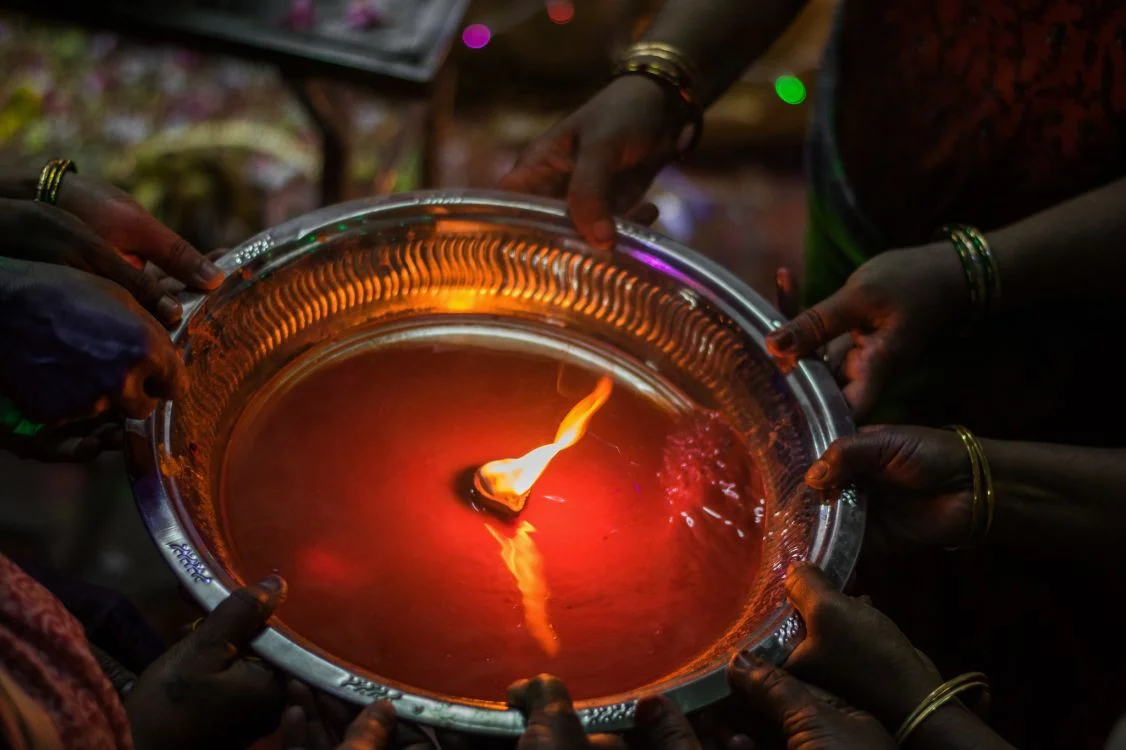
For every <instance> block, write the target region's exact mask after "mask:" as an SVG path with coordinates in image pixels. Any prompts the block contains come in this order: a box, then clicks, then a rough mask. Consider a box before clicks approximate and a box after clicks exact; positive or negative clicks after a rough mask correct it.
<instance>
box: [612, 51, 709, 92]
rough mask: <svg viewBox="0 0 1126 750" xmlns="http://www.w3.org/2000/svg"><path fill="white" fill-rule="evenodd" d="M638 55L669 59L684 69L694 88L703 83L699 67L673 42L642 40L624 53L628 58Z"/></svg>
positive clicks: (623, 57)
mask: <svg viewBox="0 0 1126 750" xmlns="http://www.w3.org/2000/svg"><path fill="white" fill-rule="evenodd" d="M638 55H651V56H652V57H656V58H659V59H662V60H667V61H669V62H671V63H672V64H674V65H676V66H677V67H679V68H680V69H681V70H682V71H683V73H684V75H685V77H686V78H687V79H688V80H689V82H690V83H691V84H692V87H693V89H695V88H696V87H698V86H699V85H700V84H701V83H702V80H701V78H700V70H699V68H697V67H696V66H695V65H694V64H693V63H692V61H691V60H689V59H688V56H687V55H685V54H684V53H683V52H681V51H680V50H678V49H677V48H676V47H674V46H672V45H671V44H665V43H664V42H650V41H640V42H637V43H636V44H631V45H630V46H629V47H627V48H626V51H625V53H624V54H623V55H622V59H624V60H628V59H629V58H632V57H635V56H638Z"/></svg>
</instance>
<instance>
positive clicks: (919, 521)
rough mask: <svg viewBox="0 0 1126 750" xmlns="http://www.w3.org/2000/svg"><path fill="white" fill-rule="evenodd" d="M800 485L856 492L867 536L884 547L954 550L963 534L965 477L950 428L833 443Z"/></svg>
mask: <svg viewBox="0 0 1126 750" xmlns="http://www.w3.org/2000/svg"><path fill="white" fill-rule="evenodd" d="M805 482H806V484H808V485H809V486H810V487H813V488H814V489H818V490H828V489H837V488H841V487H846V486H848V485H849V484H852V483H854V482H855V483H857V484H859V485H861V486H862V487H864V489H865V491H867V492H868V497H869V500H870V503H869V508H870V513H871V515H870V517H869V522H868V531H867V536H868V538H869V540H870V541H872V542H874V543H875V544H876V545H878V546H880V547H883V548H885V549H889V548H890V549H895V548H901V547H907V548H910V547H913V546H926V547H957V546H958V545H961V544H963V543H964V542H965V541H966V539H967V537H968V536H969V533H970V526H971V523H972V519H973V476H972V474H971V470H970V460H969V456H968V454H967V453H966V448H965V445H964V444H963V443H962V440H961V438H960V437H958V435H957V434H956V433H955V432H953V431H951V430H935V429H930V428H925V427H889V426H878V427H866V428H863V429H862V430H861V431H860V432H859V433H857V434H855V435H847V436H845V437H842V438H839V439H837V440H836V441H834V442H833V444H832V445H830V446H829V449H828V450H826V451H825V454H824V455H823V456H821V459H820V460H819V461H817V462H815V463H814V464H813V466H811V467H810V468H809V471H808V472H806V475H805Z"/></svg>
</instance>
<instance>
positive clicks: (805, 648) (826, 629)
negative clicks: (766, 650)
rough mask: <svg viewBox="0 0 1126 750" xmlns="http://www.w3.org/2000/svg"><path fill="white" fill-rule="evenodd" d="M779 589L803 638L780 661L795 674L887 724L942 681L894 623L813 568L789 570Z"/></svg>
mask: <svg viewBox="0 0 1126 750" xmlns="http://www.w3.org/2000/svg"><path fill="white" fill-rule="evenodd" d="M786 592H787V593H788V594H789V597H790V601H791V602H792V603H793V605H794V607H795V608H796V609H797V611H798V612H799V613H800V614H801V617H802V620H803V621H804V622H805V629H806V637H805V640H803V641H802V642H801V643H800V644H799V645H798V647H797V648H796V649H794V652H793V654H791V655H790V658H789V660H788V661H787V662H786V669H787V670H788V671H790V672H792V673H793V674H794V675H795V676H797V677H799V678H801V679H803V680H805V681H806V682H809V683H811V684H813V685H817V686H818V687H819V688H823V689H825V690H828V691H830V692H831V693H833V694H835V695H837V696H840V697H841V698H842V699H844V700H845V701H847V702H848V703H849V704H850V705H852V706H856V707H857V708H860V709H863V710H865V711H869V712H871V714H872V715H874V716H875V717H876V718H877V719H879V720H880V722H882V723H883V725H884V726H885V727H890V728H895V727H898V726H899V725H900V723H901V722H902V721H903V720H904V719H905V718H907V715H908V714H909V713H911V711H912V710H913V709H914V708H915V707H916V706H917V705H919V703H920V702H921V701H922V700H923V698H925V697H926V696H927V695H928V694H930V692H931V691H932V690H934V689H935V688H936V687H938V686H939V685H940V684H941V683H942V677H941V676H940V675H939V673H938V671H937V670H936V669H935V668H934V665H933V664H931V662H930V660H929V659H927V658H926V657H925V656H923V655H922V654H920V653H919V652H918V651H917V650H916V649H915V647H914V646H912V645H911V642H910V641H909V640H907V636H905V635H904V634H903V632H902V631H900V629H899V628H898V627H896V626H895V623H893V622H892V621H891V620H890V619H889V618H888V617H887V616H886V615H884V614H883V613H882V612H880V611H879V610H877V609H876V608H875V607H873V606H871V605H870V604H867V603H866V602H864V601H861V600H860V599H854V598H852V597H850V596H847V595H846V594H843V593H841V592H840V591H837V589H836V588H834V587H833V586H832V584H830V583H829V582H828V581H827V580H826V579H825V576H824V575H823V574H822V573H821V571H820V570H818V569H817V568H814V567H810V566H804V567H797V568H794V569H792V570H791V571H790V574H789V575H788V576H787V577H786ZM768 677H770V675H769V674H768V673H763V674H760V678H763V679H765V678H768ZM773 679H775V680H777V679H780V678H778V676H777V675H774V676H773ZM760 681H761V680H760ZM766 687H769V685H767V686H766Z"/></svg>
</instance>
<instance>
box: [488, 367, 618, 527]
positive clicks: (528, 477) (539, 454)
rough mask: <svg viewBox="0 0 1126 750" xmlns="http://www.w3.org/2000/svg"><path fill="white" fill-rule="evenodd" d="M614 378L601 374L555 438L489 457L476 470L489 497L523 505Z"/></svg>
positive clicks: (584, 425) (515, 508) (512, 505)
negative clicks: (520, 452)
mask: <svg viewBox="0 0 1126 750" xmlns="http://www.w3.org/2000/svg"><path fill="white" fill-rule="evenodd" d="M613 390H614V381H613V380H611V379H610V378H609V377H607V376H605V375H603V376H602V377H601V378H599V380H598V385H596V386H595V387H594V390H593V391H591V392H590V395H588V396H587V397H586V398H584V399H583V400H582V401H580V402H579V403H577V404H575V406H574V407H572V409H571V411H569V412H568V413H567V416H565V417H563V421H562V422H560V423H559V429H557V430H556V431H555V440H553V441H552V442H550V443H548V444H547V445H541V446H540V447H538V448H535V449H533V450H531V451H529V452H527V453H525V454H524V455H523V456H521V457H520V458H502V459H499V460H497V461H490V462H489V463H487V464H485V465H484V466H482V467H481V468H480V469H478V470H477V479H478V487H479V489H480V491H481V492H482V493H483V494H485V495H486V496H488V498H489V499H491V500H495V501H497V502H500V503H503V504H504V505H506V506H508V508H509V509H510V510H512V511H513V512H517V513H518V512H520V511H521V510H523V509H524V503H525V502H526V501H527V499H528V493H529V492H531V491H532V485H534V484H535V483H536V480H537V479H539V478H540V477H541V476H542V475H543V473H544V471H546V470H547V466H548V464H550V463H551V461H552V459H553V458H555V457H556V456H558V455H559V454H560V453H562V452H563V451H564V450H566V449H567V448H570V447H571V446H572V445H574V444H575V443H577V442H579V440H581V439H582V436H583V435H585V434H586V428H587V426H588V425H589V424H590V420H591V419H592V418H593V417H594V415H595V414H596V413H598V410H599V409H601V408H602V405H603V404H605V403H606V401H607V399H609V398H610V393H611V392H612V391H613Z"/></svg>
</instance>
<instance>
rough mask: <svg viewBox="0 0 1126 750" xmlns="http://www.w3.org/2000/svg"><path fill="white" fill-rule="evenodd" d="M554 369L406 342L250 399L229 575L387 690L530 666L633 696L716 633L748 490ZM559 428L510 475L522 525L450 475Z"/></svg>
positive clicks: (705, 438) (732, 471) (483, 681)
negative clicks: (275, 597) (282, 587)
mask: <svg viewBox="0 0 1126 750" xmlns="http://www.w3.org/2000/svg"><path fill="white" fill-rule="evenodd" d="M560 368H561V364H560V363H559V362H558V361H556V360H554V359H552V358H550V357H540V356H535V355H530V354H526V353H521V352H505V351H498V350H491V349H485V348H480V347H472V346H461V345H441V346H431V345H409V344H408V345H403V346H392V347H387V348H383V349H379V350H371V351H362V352H360V353H357V354H355V355H353V356H350V357H347V358H346V359H343V360H340V361H335V362H332V363H330V364H328V365H326V366H323V367H320V368H317V369H315V370H313V371H310V372H308V373H306V374H304V375H303V376H302V377H300V378H296V379H286V378H279V379H278V381H276V383H277V387H276V388H269V387H268V388H265V389H263V390H262V391H261V392H260V393H259V394H258V395H256V396H255V398H254V399H252V401H251V402H250V403H249V404H248V405H247V407H246V411H245V412H244V413H243V415H242V416H241V417H240V419H239V424H238V425H237V426H236V427H235V429H234V431H233V433H232V437H231V444H230V447H229V448H228V451H227V454H226V456H225V457H224V469H223V478H222V480H221V482H222V488H221V494H222V505H221V509H220V510H221V520H220V524H221V527H222V529H223V534H224V538H225V540H226V542H227V544H228V546H229V549H230V550H231V555H232V558H233V564H234V565H235V566H236V567H237V569H238V570H239V571H240V573H241V575H243V576H245V577H246V578H252V579H258V578H261V577H263V576H265V575H267V574H269V573H278V574H280V575H282V576H284V577H285V578H286V580H287V582H288V583H289V595H288V598H287V600H286V602H285V605H284V606H283V607H282V608H281V609H280V610H279V611H278V614H277V617H278V618H279V626H280V627H283V628H286V629H288V630H290V631H291V632H293V633H295V634H297V635H299V636H300V637H301V638H302V639H304V640H306V641H308V642H309V643H311V644H314V645H315V647H316V648H317V649H319V650H323V651H324V652H326V653H328V654H331V655H332V656H333V657H334V658H337V659H340V660H342V661H344V662H346V663H349V664H352V665H355V666H356V667H358V668H360V669H363V670H367V671H370V672H372V673H374V674H376V675H378V676H379V677H381V678H383V679H387V680H388V681H391V682H395V683H400V684H403V685H407V686H411V687H412V688H414V689H419V690H422V691H432V692H436V693H438V694H441V695H449V696H458V697H463V698H468V699H473V700H485V701H503V700H504V695H505V688H506V687H507V686H508V685H509V684H510V683H511V682H512V681H513V680H516V679H520V678H522V677H527V676H528V675H534V674H538V673H540V672H550V673H553V674H557V675H559V676H560V677H561V678H563V679H564V680H566V681H567V683H568V685H569V686H570V687H571V690H572V693H573V694H574V696H575V698H576V699H577V700H585V699H591V698H598V697H603V696H607V695H613V694H617V693H619V692H623V691H628V690H633V689H636V688H637V687H638V686H640V685H645V684H649V683H650V682H652V681H654V680H659V679H662V678H664V677H665V676H667V675H669V674H671V673H673V672H675V671H676V670H679V669H681V668H683V667H684V666H685V665H686V664H689V663H691V662H693V660H694V659H696V658H697V657H699V656H700V655H701V654H702V652H703V651H704V650H705V649H706V648H707V647H708V646H709V645H710V644H713V643H716V642H717V640H718V639H720V638H722V637H723V635H724V633H725V632H727V630H728V629H729V628H731V627H732V626H733V625H735V623H737V622H738V621H739V620H740V618H741V617H742V616H743V613H744V611H745V605H746V601H747V595H748V593H749V592H750V591H752V589H753V586H754V582H755V579H756V577H757V570H758V567H759V554H760V542H761V526H760V523H761V522H760V520H759V515H760V514H761V512H762V510H763V500H762V497H763V487H762V483H761V480H760V478H759V477H758V472H757V471H756V470H755V467H754V465H753V461H752V460H751V457H750V454H749V452H748V451H747V448H746V446H745V445H744V443H743V441H742V438H741V436H739V435H738V434H737V433H736V432H735V431H734V430H733V429H732V428H731V426H730V425H728V424H727V423H726V421H725V420H724V419H723V418H722V417H721V416H720V415H718V414H715V413H713V412H708V411H699V410H693V411H691V412H688V413H679V412H675V411H671V410H669V409H666V408H663V406H662V405H661V404H659V403H657V402H654V401H653V400H652V399H651V398H650V396H649V394H647V393H644V392H641V391H638V390H637V389H634V388H632V387H630V384H629V383H628V381H621V380H619V381H613V382H612V381H611V380H610V379H609V378H605V379H604V380H600V378H601V377H602V373H598V372H592V371H590V370H587V369H585V368H577V369H574V370H572V371H571V377H570V380H569V382H568V383H564V382H563V379H564V378H563V375H562V371H561V369H560ZM596 384H597V385H596ZM451 389H455V392H456V396H455V397H451ZM611 389H612V397H610V396H611ZM516 407H519V408H518V409H517V408H516ZM564 416H565V418H564V419H563V422H564V424H560V422H559V420H560V417H564ZM557 426H558V430H557V431H556V437H557V442H558V444H559V445H567V444H569V445H570V447H569V448H566V449H563V448H558V445H557V442H556V441H553V442H552V444H551V446H552V454H553V457H552V458H551V459H550V461H549V463H550V467H548V469H547V470H546V471H544V470H543V469H544V467H545V466H546V465H547V464H546V463H544V464H542V465H540V466H539V467H538V468H537V469H536V470H534V471H533V472H530V474H529V475H525V477H528V478H529V479H530V484H528V485H524V486H530V487H531V492H530V495H529V500H528V502H527V506H526V507H524V508H523V509H522V510H521V512H520V515H519V517H518V518H514V519H513V518H506V517H501V518H493V517H489V516H486V515H483V514H482V513H481V510H480V509H479V508H477V507H474V505H473V504H472V503H470V502H467V500H468V499H469V498H468V497H466V496H465V495H463V494H461V493H463V492H464V489H463V488H464V484H465V476H464V471H465V467H478V466H482V465H486V464H488V463H490V462H491V459H493V458H495V457H496V456H503V455H506V454H507V453H508V452H509V451H512V450H513V446H517V449H519V448H520V447H523V446H528V447H531V446H535V445H537V444H538V443H539V442H540V441H543V440H544V439H545V438H546V437H549V436H550V435H551V434H552V431H553V429H554V428H556V427H557ZM557 448H558V450H557ZM537 455H538V454H537ZM517 460H519V459H517ZM529 479H525V481H529ZM482 525H485V526H486V527H487V529H488V532H487V533H486V532H485V530H484V529H482V528H481V527H482Z"/></svg>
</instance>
